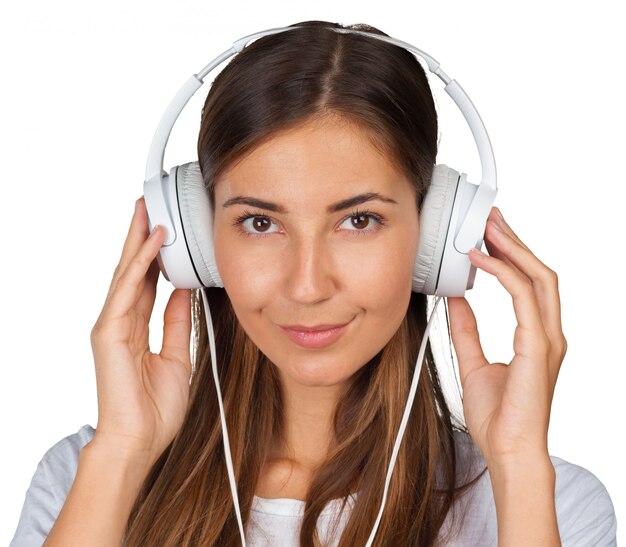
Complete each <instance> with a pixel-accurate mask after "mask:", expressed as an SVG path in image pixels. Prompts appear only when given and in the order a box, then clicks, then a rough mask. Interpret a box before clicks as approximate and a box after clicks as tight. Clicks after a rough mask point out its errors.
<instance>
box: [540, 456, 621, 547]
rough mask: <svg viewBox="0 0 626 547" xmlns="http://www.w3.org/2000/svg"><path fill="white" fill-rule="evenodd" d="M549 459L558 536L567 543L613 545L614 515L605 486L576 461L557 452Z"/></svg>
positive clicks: (615, 530) (614, 538)
mask: <svg viewBox="0 0 626 547" xmlns="http://www.w3.org/2000/svg"><path fill="white" fill-rule="evenodd" d="M550 460H551V461H552V465H553V466H554V469H555V471H556V485H555V499H556V508H557V515H558V521H559V530H561V537H562V539H564V540H567V541H568V542H569V544H571V545H602V546H605V545H606V546H608V545H616V532H617V519H616V516H615V508H614V506H613V501H612V500H611V496H610V494H609V492H608V490H607V488H606V486H605V485H604V484H603V483H602V481H601V480H600V479H599V478H598V477H597V476H596V475H594V474H593V473H592V472H591V471H589V470H588V469H585V468H584V467H581V466H580V465H577V464H575V463H571V462H568V461H566V460H564V459H562V458H559V457H557V456H550Z"/></svg>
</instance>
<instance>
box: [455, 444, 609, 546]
mask: <svg viewBox="0 0 626 547" xmlns="http://www.w3.org/2000/svg"><path fill="white" fill-rule="evenodd" d="M455 441H456V446H457V448H458V449H459V453H458V455H459V461H460V466H461V467H460V468H463V469H465V468H468V469H470V470H471V472H472V473H471V474H470V475H469V478H474V477H475V476H476V475H477V474H478V473H480V471H481V470H482V469H483V468H484V467H485V462H484V459H483V457H482V454H481V453H480V450H479V449H478V447H477V446H476V445H475V443H473V441H472V440H471V437H469V435H467V434H465V433H462V432H455ZM550 460H551V462H552V465H553V466H554V470H555V472H556V481H555V507H556V513H557V521H558V525H559V534H560V536H561V542H562V545H563V546H564V547H568V546H583V545H584V546H585V547H587V546H602V547H610V546H614V545H616V531H617V521H616V516H615V509H614V506H613V502H612V500H611V496H610V495H609V492H608V490H607V488H606V486H605V485H604V484H603V483H602V481H601V480H600V479H599V478H598V477H597V476H596V475H595V474H593V473H592V472H591V471H589V470H588V469H586V468H584V467H582V466H580V465H577V464H575V463H571V462H569V461H567V460H564V459H563V458H560V457H557V456H552V455H550ZM460 468H459V469H460ZM464 478H467V477H464ZM457 505H458V506H459V509H461V510H462V512H463V513H464V514H465V516H466V519H465V521H464V522H465V525H464V529H463V530H462V531H461V534H462V537H465V538H466V539H471V541H476V542H478V543H480V544H481V545H496V544H497V515H496V508H495V503H494V499H493V490H492V485H491V479H490V475H489V469H487V471H486V472H485V474H484V475H483V476H482V477H481V478H480V479H479V480H478V481H477V483H476V485H475V486H474V487H473V488H472V489H471V490H470V492H469V493H468V495H466V496H463V497H462V498H461V499H460V500H459V501H458V502H457ZM470 543H471V542H470Z"/></svg>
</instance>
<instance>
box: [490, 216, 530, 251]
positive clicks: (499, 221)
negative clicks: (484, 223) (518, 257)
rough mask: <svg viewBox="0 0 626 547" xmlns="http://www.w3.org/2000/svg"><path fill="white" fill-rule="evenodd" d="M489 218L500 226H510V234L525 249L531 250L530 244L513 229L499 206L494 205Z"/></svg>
mask: <svg viewBox="0 0 626 547" xmlns="http://www.w3.org/2000/svg"><path fill="white" fill-rule="evenodd" d="M488 220H492V221H493V222H495V223H496V224H498V225H500V226H504V227H508V231H509V235H510V236H511V237H512V238H513V239H514V240H515V241H517V243H519V244H520V245H521V246H522V247H524V249H526V250H527V251H530V249H529V248H528V246H527V245H526V244H525V243H524V242H523V241H522V240H521V239H520V238H519V237H518V235H517V234H516V233H515V232H514V231H513V229H512V228H511V227H510V226H509V225H508V224H507V223H506V221H505V220H504V215H503V214H502V212H501V211H500V209H498V208H497V207H492V208H491V212H490V213H489V218H488Z"/></svg>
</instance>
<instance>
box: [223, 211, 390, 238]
mask: <svg viewBox="0 0 626 547" xmlns="http://www.w3.org/2000/svg"><path fill="white" fill-rule="evenodd" d="M358 216H369V217H371V218H373V219H374V220H375V221H376V222H378V224H379V225H380V226H378V227H377V228H374V229H373V230H348V231H349V232H355V234H354V235H355V236H356V237H359V236H363V235H367V234H371V233H372V232H378V230H380V228H381V226H384V225H385V219H384V218H383V217H382V216H380V215H379V214H377V213H374V212H372V211H369V210H368V209H365V210H364V211H359V210H358V209H356V210H354V211H352V213H351V214H349V215H348V216H346V217H344V218H343V220H342V221H341V223H342V224H343V222H344V221H345V220H347V219H349V218H352V217H358ZM253 217H262V218H267V219H269V220H270V221H272V222H274V220H273V219H272V218H271V217H268V216H267V215H264V214H263V213H259V212H254V211H248V210H245V211H244V212H243V214H241V215H240V216H238V217H237V218H236V219H235V221H234V222H233V226H237V227H238V228H239V232H240V233H241V234H243V235H245V236H249V237H268V236H270V235H272V234H258V233H250V232H247V231H246V230H244V229H242V227H241V225H242V224H243V223H244V222H245V221H246V220H248V219H249V218H253ZM272 233H275V232H272Z"/></svg>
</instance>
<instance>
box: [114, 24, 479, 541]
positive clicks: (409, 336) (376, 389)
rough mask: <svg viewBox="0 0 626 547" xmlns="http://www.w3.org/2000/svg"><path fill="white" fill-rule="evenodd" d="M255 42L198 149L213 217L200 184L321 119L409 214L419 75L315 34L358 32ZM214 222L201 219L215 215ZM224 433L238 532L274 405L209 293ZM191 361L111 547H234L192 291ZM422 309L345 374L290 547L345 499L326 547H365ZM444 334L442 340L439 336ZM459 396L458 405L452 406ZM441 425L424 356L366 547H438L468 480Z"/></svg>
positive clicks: (421, 171)
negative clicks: (182, 406) (333, 546)
mask: <svg viewBox="0 0 626 547" xmlns="http://www.w3.org/2000/svg"><path fill="white" fill-rule="evenodd" d="M292 26H294V27H298V28H296V29H294V30H290V31H288V32H283V33H278V34H274V35H270V36H265V37H263V38H259V39H257V40H256V41H254V42H252V43H251V44H250V45H248V46H247V47H246V48H244V50H243V51H242V52H240V53H239V54H237V55H236V56H235V57H234V58H233V59H232V60H231V62H230V63H229V64H228V65H227V66H226V67H225V68H224V69H223V70H222V71H221V72H220V73H219V74H218V76H217V77H216V78H215V80H214V81H213V83H212V85H211V88H210V91H209V93H208V96H207V98H206V101H205V104H204V108H203V110H202V120H201V127H200V135H199V138H198V159H199V162H200V167H201V171H202V175H203V180H204V182H205V185H206V189H207V192H208V194H209V196H210V200H211V205H212V207H213V209H214V208H215V199H214V185H215V181H216V180H217V179H218V178H219V176H220V174H221V173H223V172H224V171H225V169H226V168H227V167H228V166H230V165H232V163H233V162H234V161H236V160H237V159H238V158H241V157H242V156H243V154H245V153H246V152H249V151H251V150H252V149H253V148H254V147H255V146H258V145H259V144H260V143H262V142H263V140H264V139H269V138H271V137H272V135H273V134H275V133H276V132H277V131H280V130H284V129H287V128H290V127H294V126H296V125H297V124H301V123H306V122H307V121H309V120H311V119H314V118H319V117H323V116H328V115H335V116H336V115H338V116H341V117H342V118H343V119H346V120H349V121H351V122H353V123H356V124H358V125H359V126H360V127H361V128H363V129H365V131H366V133H367V135H368V136H369V138H371V140H372V142H373V143H374V144H375V146H377V147H378V149H379V150H381V151H382V152H384V153H385V154H386V155H387V157H389V158H390V159H391V160H392V161H393V162H394V164H395V165H397V166H398V167H399V168H400V169H401V170H402V172H403V173H405V174H406V175H407V177H408V178H409V180H411V181H413V182H414V185H415V191H416V192H415V195H416V207H417V209H418V212H419V211H420V210H421V206H422V203H423V199H424V196H425V194H426V191H427V189H428V185H429V183H430V179H431V175H432V171H433V168H434V165H435V158H436V155H437V113H436V110H435V105H434V101H433V97H432V94H431V90H430V87H429V84H428V80H427V78H426V74H425V71H424V69H423V68H422V66H421V65H420V63H419V62H418V61H417V60H416V58H415V57H414V56H413V54H411V53H410V52H408V51H407V50H405V49H403V48H400V47H397V46H395V45H392V44H388V43H385V42H382V41H380V40H377V39H374V38H370V37H366V36H362V35H357V34H354V33H347V34H346V33H337V32H334V31H332V30H330V29H328V28H327V27H330V26H332V27H337V28H349V29H357V30H364V31H368V32H374V33H378V34H385V33H383V32H381V31H380V30H378V29H376V28H374V27H371V26H369V25H362V24H359V25H349V26H342V25H339V24H337V23H329V22H326V21H306V22H302V23H297V24H295V25H292ZM214 210H215V209H214ZM205 290H206V295H207V298H208V301H209V303H210V310H211V316H212V318H213V321H214V332H215V339H216V344H217V347H216V351H217V361H218V362H217V369H218V371H219V381H220V386H221V391H222V396H223V401H224V410H225V413H226V419H227V424H228V431H229V438H230V443H231V451H232V460H233V467H234V473H235V478H236V481H237V485H238V497H239V503H240V508H241V515H242V519H243V521H244V526H245V524H246V523H247V522H248V521H249V518H250V513H251V511H250V510H251V506H252V501H253V497H254V493H255V487H256V484H257V481H258V479H259V476H260V471H261V469H262V467H263V464H264V462H265V459H266V458H267V457H268V454H269V450H270V445H272V444H273V442H274V441H275V439H282V438H283V437H282V435H283V432H284V427H285V424H284V423H283V419H282V416H283V413H282V404H283V402H282V399H281V392H280V386H279V382H278V376H277V374H276V371H275V365H274V364H273V363H272V362H270V361H269V360H268V359H267V357H266V356H265V355H264V354H263V353H261V352H260V351H259V349H258V348H257V347H256V346H255V344H254V343H253V342H252V341H251V340H250V338H249V337H248V336H247V334H246V332H245V331H244V330H243V328H242V327H241V325H240V323H239V322H238V320H237V318H236V316H235V313H234V311H233V308H232V306H231V303H230V300H229V298H228V296H227V294H226V292H225V290H224V289H223V288H209V289H205ZM191 298H192V320H193V332H194V336H193V337H194V344H195V346H194V347H195V351H194V352H193V355H192V364H193V373H192V378H191V383H190V390H191V391H190V401H189V407H188V410H187V414H186V416H185V418H184V422H183V425H182V427H181V429H180V430H179V432H178V433H177V435H176V437H175V438H174V439H173V441H172V443H171V444H170V445H169V446H168V447H167V449H166V450H165V451H164V452H163V454H162V455H161V457H160V458H159V460H158V461H157V462H156V463H155V465H154V466H153V468H152V469H151V471H150V473H149V475H148V477H147V478H146V480H145V482H144V485H143V488H142V490H141V492H140V494H139V496H138V497H137V499H136V502H135V505H134V507H133V510H132V512H131V514H130V516H129V519H128V523H127V528H126V537H125V543H124V545H125V547H136V546H137V547H138V546H141V547H145V546H146V545H158V546H175V545H176V546H189V545H207V546H212V545H219V546H227V547H230V546H238V545H240V544H241V543H240V542H241V539H240V536H239V528H238V523H237V519H236V515H235V510H234V505H233V500H232V494H231V492H230V486H229V481H228V474H227V468H226V463H225V457H224V450H223V445H222V430H221V423H220V415H219V406H218V401H217V395H216V392H215V385H214V380H213V377H212V368H211V355H210V349H209V341H208V335H207V325H206V321H205V315H204V309H203V308H204V306H203V302H202V299H201V295H200V294H199V292H198V290H193V291H192V295H191ZM426 314H427V299H426V296H425V295H423V294H418V293H415V292H413V293H411V298H410V302H409V305H408V309H407V313H406V316H405V318H404V320H403V322H402V324H401V325H400V327H399V328H398V330H397V331H396V333H395V334H394V335H393V336H392V338H391V339H390V340H389V342H387V344H386V345H385V346H384V347H383V348H382V349H381V350H380V352H379V353H378V354H377V355H376V356H375V357H374V358H372V359H371V360H370V361H369V362H368V363H365V364H364V366H363V367H362V368H361V369H360V370H358V371H357V373H355V375H354V376H353V382H352V384H351V386H350V387H349V389H348V390H347V391H346V393H345V394H344V396H343V397H342V398H341V400H340V401H339V403H338V405H337V408H336V411H335V415H334V422H333V426H334V433H335V444H334V446H333V449H332V450H331V452H330V453H329V454H328V457H327V460H326V461H325V463H324V464H323V465H321V466H320V467H319V470H318V472H317V474H316V475H315V477H314V478H313V480H312V482H311V484H310V488H309V491H308V493H307V496H306V506H305V510H304V515H303V518H302V526H301V531H300V545H301V546H303V547H309V546H310V547H312V546H319V545H321V543H320V539H319V538H318V536H317V531H316V524H317V518H318V516H319V515H320V512H321V511H322V509H323V508H324V506H325V505H326V504H327V503H328V502H329V501H331V500H333V499H344V500H346V498H347V496H349V495H350V494H352V493H353V492H355V491H356V490H357V489H358V492H359V495H358V497H357V498H356V503H355V505H354V507H353V509H352V512H351V514H350V517H349V519H348V521H347V524H346V526H345V528H344V531H343V534H342V536H341V539H340V543H339V546H340V547H354V546H360V545H365V543H366V541H367V538H368V537H369V534H370V532H371V530H372V527H373V525H374V522H375V520H376V517H377V515H378V511H379V508H380V503H381V501H382V496H383V489H384V480H383V478H384V477H385V476H386V472H387V467H388V465H389V461H390V457H391V451H392V448H393V445H394V441H395V437H396V434H397V432H398V429H399V426H400V422H401V419H402V413H403V411H404V406H405V404H406V400H407V397H408V393H409V388H410V384H411V379H412V377H413V371H414V369H415V362H416V360H417V353H418V350H419V347H420V343H421V340H422V337H423V333H424V330H425V328H426V322H427V315H426ZM448 335H449V325H448ZM459 396H460V394H459ZM455 433H457V435H458V434H462V435H466V436H467V438H468V439H469V432H468V430H467V428H466V427H465V425H464V423H462V422H459V421H455V420H454V419H453V415H452V414H451V412H450V408H449V406H448V403H447V401H446V397H445V396H444V392H443V390H442V388H441V384H440V381H439V376H438V372H437V367H436V364H435V360H434V358H433V354H432V351H431V347H430V342H429V343H428V345H427V349H426V353H425V365H424V366H423V367H422V370H421V372H420V379H419V385H418V391H417V394H416V398H415V402H414V404H413V408H412V411H411V414H410V418H409V422H408V426H407V429H406V432H405V436H404V439H403V442H402V444H401V446H400V451H399V453H398V457H397V461H396V465H395V468H394V471H393V475H392V480H391V483H390V485H389V491H388V494H387V500H386V504H385V510H384V512H383V516H382V519H381V522H380V525H379V528H378V531H377V533H376V539H375V542H374V545H375V546H389V545H402V546H405V545H406V546H409V545H410V546H418V545H419V546H426V545H436V544H437V543H436V542H437V541H438V539H437V538H438V535H439V533H440V531H441V530H442V525H443V523H444V520H445V518H446V515H447V514H448V512H449V510H450V509H451V507H452V506H453V502H454V501H455V500H456V499H458V497H459V496H460V495H461V494H462V493H463V492H464V491H465V490H466V489H467V488H469V486H471V485H472V484H473V483H474V482H475V481H476V480H478V478H480V476H482V474H483V473H484V472H485V470H486V468H485V469H483V470H482V473H480V474H479V475H478V476H476V477H475V478H474V479H473V480H471V481H470V482H467V483H466V484H459V483H458V482H457V478H458V476H459V475H460V473H459V469H460V467H459V466H458V464H457V450H456V447H455V435H454V434H455Z"/></svg>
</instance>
